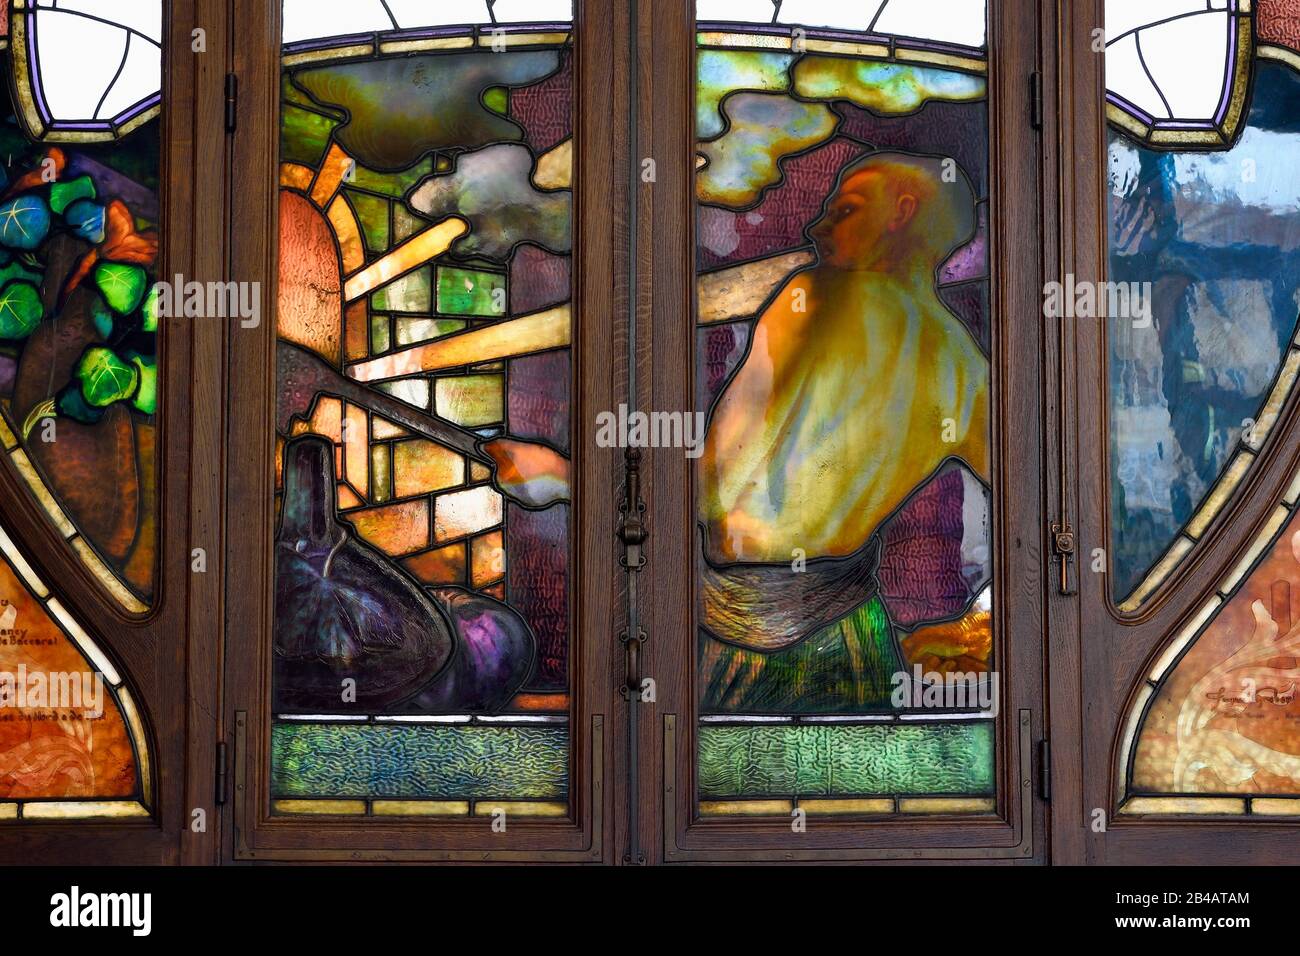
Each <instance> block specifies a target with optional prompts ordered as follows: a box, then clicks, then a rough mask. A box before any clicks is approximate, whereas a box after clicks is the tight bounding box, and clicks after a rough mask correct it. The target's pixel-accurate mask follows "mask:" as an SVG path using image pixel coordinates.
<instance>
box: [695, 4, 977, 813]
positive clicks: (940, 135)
mask: <svg viewBox="0 0 1300 956" xmlns="http://www.w3.org/2000/svg"><path fill="white" fill-rule="evenodd" d="M697 15H698V17H699V19H700V21H701V22H700V23H699V26H698V29H699V36H698V52H697V61H696V62H697V69H698V78H697V88H696V89H697V93H696V103H697V136H698V157H697V164H696V165H697V170H698V171H697V178H696V189H697V199H698V206H697V248H696V264H697V268H698V310H697V322H698V327H697V340H696V406H697V407H698V408H700V409H707V433H706V439H705V442H704V445H703V448H702V450H701V454H700V458H699V464H698V474H697V489H698V492H697V495H698V498H697V515H698V521H699V541H700V553H699V555H698V559H697V569H698V571H697V580H696V586H697V593H698V595H699V599H698V617H699V620H700V622H701V627H700V632H699V634H698V644H697V671H696V673H697V681H698V692H699V713H700V725H699V749H698V755H697V757H698V759H697V781H696V783H697V792H698V798H699V809H700V812H701V814H703V815H705V816H736V815H769V814H780V815H787V816H788V815H789V814H790V813H791V812H792V811H794V810H795V809H796V808H799V809H802V810H804V811H806V812H808V813H826V814H834V813H840V814H845V813H847V814H893V813H987V812H991V811H992V810H993V808H994V806H995V796H996V792H995V774H994V767H995V745H994V731H995V721H996V715H997V690H996V688H997V683H996V678H995V676H994V675H995V671H996V665H997V661H996V660H995V658H994V654H993V643H994V642H993V628H992V611H993V603H992V594H993V588H992V566H991V560H992V559H991V552H992V549H991V527H992V524H991V516H990V491H989V482H990V474H989V471H990V459H989V447H988V444H989V437H990V424H989V385H990V381H989V380H990V364H989V354H990V350H991V349H992V348H994V347H995V343H996V339H997V336H996V333H995V331H994V329H993V324H992V321H991V316H990V311H989V291H990V290H989V255H988V231H989V226H990V224H989V170H988V102H987V92H988V91H987V83H986V80H985V71H986V60H985V57H986V54H985V29H984V22H985V11H984V4H983V3H980V2H942V3H931V4H917V3H913V4H904V3H896V2H886V3H880V2H873V3H866V2H863V3H838V4H830V3H817V2H814V0H808V2H789V0H787V2H784V3H782V4H780V5H779V8H778V7H777V5H774V4H772V3H767V2H755V3H738V2H729V0H718V2H709V0H700V2H699V4H698V7H697ZM712 18H719V19H720V20H723V21H726V22H715V21H714V20H713V19H712ZM796 27H797V30H796V29H795V28H796ZM827 28H830V29H827Z"/></svg>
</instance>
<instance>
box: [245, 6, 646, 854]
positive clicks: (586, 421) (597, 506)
mask: <svg viewBox="0 0 1300 956" xmlns="http://www.w3.org/2000/svg"><path fill="white" fill-rule="evenodd" d="M234 11H235V16H236V17H237V19H238V23H239V27H238V36H239V42H238V44H237V45H236V50H235V66H234V71H235V72H236V74H237V75H238V76H239V81H240V85H241V87H242V88H243V90H244V91H245V93H244V95H241V96H240V100H239V107H238V117H237V122H238V129H239V135H238V136H237V137H236V139H235V145H234V150H233V154H232V170H233V174H232V197H233V210H232V216H231V218H232V223H233V225H234V231H235V235H236V236H238V237H239V239H238V240H237V241H236V242H235V243H234V246H233V249H232V258H231V273H232V277H234V278H238V279H241V280H245V281H260V282H261V284H262V288H263V290H264V300H265V303H266V308H265V309H264V311H263V314H264V315H265V316H266V317H267V318H266V321H264V322H263V323H262V325H261V326H260V327H259V328H257V329H252V330H238V331H234V332H232V333H231V334H230V335H229V336H228V341H227V345H226V347H227V349H228V352H227V363H228V364H227V368H228V372H227V375H228V379H227V380H228V381H229V382H230V383H231V386H232V391H231V399H230V401H229V403H228V417H227V435H228V436H229V440H228V443H227V447H226V458H227V486H226V509H227V510H226V513H227V516H228V517H229V516H232V515H239V520H238V521H237V522H236V521H231V522H230V523H229V525H228V534H227V540H226V552H225V553H226V564H227V575H228V582H229V586H228V590H227V595H228V596H229V602H228V605H227V622H226V625H227V627H226V686H225V690H226V694H225V701H224V705H223V712H224V718H225V722H226V736H227V740H228V742H229V746H230V749H231V753H232V757H231V759H232V769H231V775H232V799H231V802H230V803H229V804H228V806H227V824H228V825H227V826H226V828H225V832H224V834H223V857H224V859H227V860H233V861H261V860H280V861H315V862H325V861H336V860H338V861H341V860H349V861H356V860H400V861H409V862H481V861H496V862H550V863H560V862H569V863H600V862H612V861H613V859H614V856H615V849H614V848H615V846H616V840H615V837H614V829H613V828H614V822H615V797H616V792H617V791H618V790H619V785H618V783H617V780H618V776H617V771H616V769H615V768H616V767H617V766H618V764H619V757H618V753H617V751H618V749H619V748H618V746H617V743H616V742H617V741H619V740H621V739H622V737H621V736H620V731H621V728H622V723H621V722H622V719H623V718H622V708H621V707H619V706H617V703H618V696H617V692H616V690H615V689H614V687H613V682H612V681H610V680H609V679H608V675H610V674H612V673H613V661H612V655H613V649H614V647H616V646H617V635H618V626H619V620H620V615H621V613H622V608H621V603H620V602H619V600H618V597H619V589H618V586H617V583H616V582H618V581H619V579H620V577H621V575H622V571H621V570H620V569H619V566H618V552H617V550H616V548H615V544H616V539H615V527H616V519H617V509H616V507H615V506H614V505H613V504H611V502H616V501H617V497H616V496H617V493H618V487H619V481H620V480H621V463H619V462H616V461H615V460H614V458H613V456H611V455H606V454H597V453H593V450H592V449H591V448H590V447H589V444H590V443H583V442H578V441H575V442H573V448H574V453H575V468H574V475H575V487H576V489H577V494H576V496H575V500H574V503H573V505H572V524H571V528H572V541H571V545H570V547H571V552H570V553H571V570H570V589H571V590H570V615H571V622H572V623H571V635H572V638H571V639H572V640H573V642H574V643H573V645H572V647H573V655H574V656H573V666H572V669H571V673H570V677H569V680H570V694H571V698H572V700H573V702H574V703H573V708H572V710H571V723H570V727H571V729H572V735H571V754H570V765H569V770H570V776H569V780H570V787H569V789H570V801H571V809H572V811H573V813H572V814H571V816H570V818H569V819H567V820H545V821H528V820H522V819H521V820H511V821H510V823H509V826H508V828H507V829H506V832H505V833H501V834H497V833H493V832H492V828H491V822H492V821H491V819H490V818H486V817H473V818H468V819H456V820H433V819H430V820H427V821H425V820H411V819H397V820H393V821H391V822H390V821H382V822H379V821H375V820H373V819H367V820H364V821H358V820H356V819H348V818H347V817H320V816H306V817H286V816H273V815H272V814H271V812H270V797H269V785H268V784H269V781H268V774H269V767H270V756H269V755H270V750H269V747H270V715H271V699H270V687H271V682H270V675H271V640H270V636H271V634H272V618H273V608H274V600H273V577H274V562H273V557H272V545H273V537H274V507H273V503H274V471H273V465H272V463H273V461H274V444H273V441H274V430H273V427H272V424H273V422H274V421H275V414H274V408H275V399H276V395H277V390H276V386H275V362H274V360H273V356H274V349H275V335H276V314H275V305H274V303H275V291H274V290H275V288H276V275H277V268H278V266H277V263H278V260H277V250H276V237H277V235H278V227H277V222H276V208H277V201H276V200H277V195H278V190H279V183H278V175H277V170H278V168H279V89H280V71H281V65H280V22H279V21H280V5H279V3H278V2H276V0H236V3H235V4H234ZM615 14H616V9H615V7H614V5H612V4H608V3H601V2H585V3H579V4H578V10H577V17H576V19H575V52H574V56H575V83H576V88H575V90H574V100H575V121H576V126H575V162H574V192H575V200H574V202H575V214H574V226H575V239H574V249H575V254H574V276H575V279H574V282H575V284H574V301H573V310H572V311H573V316H574V339H573V359H574V361H573V373H572V374H573V385H572V393H571V394H572V397H573V406H572V412H573V422H572V429H573V432H572V434H573V435H574V436H578V435H584V434H594V433H595V425H594V423H595V416H596V414H597V413H598V412H599V411H601V410H602V409H606V408H611V407H615V406H616V404H617V398H616V397H615V395H616V392H615V388H616V383H617V379H618V378H619V376H620V375H621V374H622V370H623V368H624V365H623V364H621V363H620V362H619V361H618V360H617V358H618V352H617V350H616V345H615V343H616V339H617V336H618V327H619V326H618V320H617V319H615V316H616V314H617V312H616V309H615V305H616V300H617V297H618V295H620V294H625V293H624V292H622V290H621V289H620V288H619V287H618V286H617V285H616V279H615V275H616V263H618V262H619V261H620V258H621V257H620V255H619V252H618V249H619V242H618V235H617V221H616V219H615V217H614V214H613V206H614V202H616V201H617V199H616V198H615V199H614V202H611V184H618V183H620V182H622V179H621V178H620V177H618V175H617V172H616V170H617V169H618V168H620V167H618V166H617V165H616V164H617V161H618V159H617V150H618V135H619V126H618V124H617V123H610V122H608V121H606V120H602V119H601V114H602V112H604V113H606V114H609V113H612V112H614V111H615V110H616V109H617V99H618V96H619V95H620V91H619V88H618V86H617V84H615V82H614V77H615V76H616V75H617V71H618V70H619V69H620V67H619V66H618V65H617V64H618V63H619V59H620V55H621V54H620V52H619V49H618V46H617V44H614V45H611V44H610V42H609V38H610V37H611V36H617V35H618V32H619V29H620V28H619V24H618V22H617V18H616V15H615ZM616 196H617V192H615V197H616ZM236 596H237V597H236ZM622 733H623V734H625V733H626V731H622Z"/></svg>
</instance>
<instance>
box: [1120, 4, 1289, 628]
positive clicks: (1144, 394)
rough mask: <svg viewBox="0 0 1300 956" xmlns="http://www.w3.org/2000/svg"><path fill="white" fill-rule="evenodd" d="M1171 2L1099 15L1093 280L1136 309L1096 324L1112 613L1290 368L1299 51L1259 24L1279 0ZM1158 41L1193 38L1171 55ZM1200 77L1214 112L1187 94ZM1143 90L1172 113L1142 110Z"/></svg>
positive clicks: (1199, 506)
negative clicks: (1100, 135)
mask: <svg viewBox="0 0 1300 956" xmlns="http://www.w3.org/2000/svg"><path fill="white" fill-rule="evenodd" d="M1168 6H1171V7H1179V6H1180V5H1179V4H1177V3H1171V4H1168ZM1181 6H1185V7H1187V8H1188V9H1187V10H1185V11H1182V12H1178V11H1171V12H1170V13H1169V14H1168V15H1167V18H1165V17H1166V14H1165V13H1161V14H1160V16H1157V15H1156V13H1157V11H1151V12H1148V10H1147V8H1146V7H1145V6H1144V7H1142V14H1141V16H1137V14H1135V12H1134V11H1135V9H1136V8H1135V7H1134V6H1133V5H1131V4H1127V5H1126V4H1108V5H1107V9H1108V17H1112V18H1113V23H1109V22H1108V27H1107V29H1108V43H1109V44H1110V45H1109V46H1108V47H1107V53H1106V69H1107V75H1108V77H1109V79H1108V85H1109V86H1110V90H1111V92H1110V94H1109V96H1110V108H1109V116H1110V118H1111V130H1110V134H1109V149H1108V160H1109V193H1110V200H1109V201H1110V234H1109V274H1108V278H1109V280H1110V281H1111V282H1113V283H1117V284H1119V285H1120V286H1121V287H1123V288H1124V289H1127V290H1133V291H1134V292H1135V294H1136V298H1135V299H1134V301H1135V302H1140V303H1141V306H1140V308H1138V309H1136V310H1134V309H1128V310H1123V309H1121V310H1119V312H1120V313H1121V314H1112V315H1111V319H1110V323H1109V341H1110V391H1111V397H1110V406H1111V408H1110V423H1111V425H1110V427H1111V476H1110V501H1111V510H1112V518H1111V522H1112V532H1111V534H1112V544H1111V576H1112V581H1111V587H1112V591H1113V594H1114V597H1115V600H1116V601H1117V602H1119V604H1120V607H1121V609H1122V610H1125V611H1135V610H1137V609H1138V608H1139V607H1141V606H1142V604H1143V603H1144V602H1145V601H1146V600H1147V598H1149V597H1150V596H1151V594H1153V593H1154V592H1155V590H1156V589H1157V588H1158V587H1159V586H1160V585H1161V584H1162V583H1163V582H1164V581H1165V580H1167V579H1168V578H1169V576H1170V574H1171V573H1172V572H1173V570H1174V569H1175V568H1176V567H1178V566H1179V564H1181V562H1182V561H1183V560H1184V559H1185V558H1186V557H1187V555H1188V554H1190V553H1191V551H1192V550H1193V548H1194V547H1195V546H1196V543H1197V542H1199V541H1200V540H1202V539H1203V538H1204V536H1205V533H1206V531H1207V529H1208V528H1209V527H1210V525H1211V524H1212V522H1213V521H1214V520H1215V518H1216V517H1217V516H1218V515H1219V514H1220V512H1221V511H1222V509H1223V506H1224V505H1225V504H1226V503H1227V501H1228V500H1229V499H1230V498H1231V497H1232V495H1233V493H1234V491H1235V490H1236V489H1237V487H1238V486H1239V485H1240V484H1241V482H1242V480H1243V479H1244V478H1245V477H1246V475H1247V474H1248V472H1249V471H1250V469H1251V468H1252V466H1253V465H1254V463H1255V462H1256V460H1257V458H1258V454H1259V452H1260V451H1261V449H1262V448H1263V447H1264V444H1265V442H1266V441H1267V440H1268V438H1269V435H1270V434H1271V432H1272V429H1273V426H1274V424H1275V423H1276V422H1277V419H1278V416H1279V414H1280V413H1281V411H1282V408H1283V406H1284V404H1285V402H1286V401H1287V398H1288V396H1289V395H1290V394H1291V392H1292V390H1293V388H1294V385H1295V382H1296V377H1297V374H1298V373H1300V350H1297V348H1296V343H1295V341H1294V340H1295V336H1296V332H1297V327H1296V324H1297V323H1296V317H1297V295H1298V294H1300V264H1298V261H1297V257H1296V254H1295V253H1296V249H1297V247H1298V246H1300V212H1298V211H1297V210H1298V209H1300V172H1298V171H1297V169H1296V167H1295V163H1294V162H1293V161H1292V157H1294V156H1295V155H1296V150H1297V148H1300V139H1297V136H1298V135H1300V131H1298V130H1297V127H1296V122H1297V117H1300V72H1298V71H1297V66H1300V56H1298V55H1297V53H1296V41H1295V39H1294V37H1292V38H1291V40H1290V41H1289V42H1290V44H1291V45H1290V46H1289V47H1288V46H1286V45H1285V43H1286V42H1287V41H1286V38H1285V36H1284V35H1283V34H1281V33H1280V32H1279V31H1277V30H1276V27H1275V26H1274V25H1275V24H1276V23H1277V22H1278V21H1279V20H1281V19H1283V18H1281V17H1280V13H1281V11H1282V8H1283V7H1284V6H1285V4H1280V3H1268V2H1263V3H1260V4H1258V5H1257V6H1256V8H1255V10H1254V11H1251V10H1250V9H1248V8H1247V7H1246V5H1241V6H1240V7H1239V6H1238V5H1237V4H1235V3H1221V4H1211V7H1212V9H1206V7H1205V5H1204V4H1195V5H1192V4H1183V5H1181ZM1192 7H1196V9H1192ZM1175 14H1177V15H1175ZM1252 16H1253V17H1257V18H1258V20H1259V25H1258V28H1257V30H1256V33H1257V34H1258V37H1259V39H1262V38H1264V37H1266V36H1274V37H1275V39H1276V40H1278V41H1281V42H1280V43H1273V42H1260V43H1256V42H1254V41H1252V31H1251V17H1252ZM1270 29H1272V30H1273V31H1274V32H1273V33H1272V34H1270V32H1269V31H1270ZM1157 37H1159V38H1161V39H1159V40H1157ZM1225 37H1226V38H1227V39H1226V40H1225ZM1171 38H1172V39H1171ZM1168 43H1175V44H1177V43H1182V44H1188V43H1195V44H1196V45H1195V46H1194V47H1186V46H1184V47H1178V48H1177V49H1178V50H1181V52H1178V53H1177V55H1176V56H1174V55H1172V54H1169V50H1171V49H1174V48H1173V47H1169V46H1168V45H1167V44H1168ZM1189 49H1194V50H1195V55H1189V54H1188V52H1187V51H1188V50H1189ZM1155 51H1165V52H1164V53H1158V52H1155ZM1135 58H1138V59H1135ZM1133 62H1138V63H1139V65H1141V64H1145V66H1146V72H1145V73H1143V76H1145V75H1146V73H1149V75H1150V83H1147V84H1145V86H1146V88H1147V90H1148V91H1147V94H1146V96H1147V98H1146V99H1143V97H1142V96H1141V95H1139V93H1138V92H1137V87H1139V86H1143V85H1144V84H1142V83H1139V82H1138V80H1137V79H1135V78H1134V74H1133V71H1134V70H1135V69H1136V67H1134V66H1133V65H1132V64H1133ZM1205 63H1210V64H1214V65H1215V66H1216V68H1215V69H1213V70H1202V68H1201V67H1202V65H1203V64H1205ZM1193 64H1195V65H1196V70H1192V69H1191V66H1192V65H1193ZM1219 64H1222V65H1223V66H1222V69H1221V70H1220V69H1218V65H1219ZM1193 73H1197V74H1198V76H1197V78H1196V82H1195V83H1193V82H1192V81H1191V79H1190V77H1191V76H1192V74H1193ZM1206 74H1208V75H1209V76H1211V77H1217V79H1216V80H1215V83H1217V87H1216V90H1217V92H1216V96H1217V99H1215V103H1216V104H1217V105H1214V106H1213V107H1212V106H1211V105H1210V103H1211V97H1210V96H1209V93H1208V92H1205V91H1201V92H1197V89H1198V87H1197V84H1198V83H1204V81H1205V78H1206ZM1252 77H1253V81H1252ZM1151 84H1154V85H1151ZM1248 88H1249V89H1251V91H1252V92H1251V96H1250V97H1247V96H1246V93H1247V90H1248ZM1207 89H1208V87H1207ZM1152 91H1154V92H1152ZM1175 91H1187V96H1186V98H1182V97H1181V94H1180V95H1175ZM1121 93H1122V94H1123V95H1121ZM1157 94H1158V95H1157ZM1151 97H1157V99H1159V98H1160V97H1163V99H1160V102H1162V103H1166V104H1167V105H1169V107H1170V110H1172V113H1169V111H1166V113H1165V114H1164V115H1163V116H1155V117H1153V116H1152V115H1151V113H1152V111H1153V110H1155V106H1154V103H1153V102H1152V100H1151ZM1179 104H1182V105H1179ZM1144 110H1145V112H1144ZM1171 115H1172V117H1173V119H1171V118H1170V116H1171Z"/></svg>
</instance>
